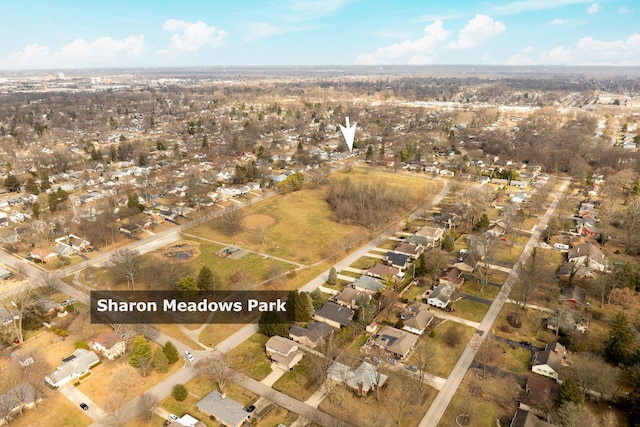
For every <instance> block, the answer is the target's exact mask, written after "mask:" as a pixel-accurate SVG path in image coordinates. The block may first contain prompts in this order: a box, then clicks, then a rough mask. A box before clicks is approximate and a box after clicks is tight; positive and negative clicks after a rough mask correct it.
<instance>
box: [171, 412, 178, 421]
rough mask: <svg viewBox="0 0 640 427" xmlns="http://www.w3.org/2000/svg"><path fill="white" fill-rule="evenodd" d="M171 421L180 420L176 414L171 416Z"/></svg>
mask: <svg viewBox="0 0 640 427" xmlns="http://www.w3.org/2000/svg"><path fill="white" fill-rule="evenodd" d="M169 419H170V420H171V421H178V420H179V419H180V418H178V416H177V415H175V414H169Z"/></svg>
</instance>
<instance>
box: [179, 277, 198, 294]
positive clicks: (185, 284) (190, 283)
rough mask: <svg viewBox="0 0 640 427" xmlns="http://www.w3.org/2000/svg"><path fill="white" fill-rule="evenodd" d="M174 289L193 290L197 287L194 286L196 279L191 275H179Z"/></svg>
mask: <svg viewBox="0 0 640 427" xmlns="http://www.w3.org/2000/svg"><path fill="white" fill-rule="evenodd" d="M176 289H177V290H179V291H195V290H197V289H198V288H197V287H196V279H194V278H193V276H184V277H181V278H180V279H179V280H178V281H177V282H176Z"/></svg>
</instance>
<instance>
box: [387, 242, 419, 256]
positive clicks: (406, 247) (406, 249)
mask: <svg viewBox="0 0 640 427" xmlns="http://www.w3.org/2000/svg"><path fill="white" fill-rule="evenodd" d="M423 250H424V248H423V247H422V245H416V244H414V243H407V242H403V243H400V244H399V245H398V246H396V248H395V249H394V250H393V251H394V252H395V253H397V254H403V255H407V256H409V257H411V259H418V257H419V256H420V254H421V253H422V251H423Z"/></svg>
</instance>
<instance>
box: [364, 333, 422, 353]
mask: <svg viewBox="0 0 640 427" xmlns="http://www.w3.org/2000/svg"><path fill="white" fill-rule="evenodd" d="M417 342H418V336H417V335H415V334H411V333H408V332H406V331H401V330H400V329H396V328H392V327H391V326H383V327H382V329H380V331H379V332H378V334H377V335H376V336H375V340H374V344H375V345H377V346H378V347H380V348H382V349H384V350H386V351H388V352H389V353H392V354H394V355H396V356H398V358H400V359H404V358H405V357H406V356H407V355H408V354H409V352H410V351H411V350H412V349H413V347H415V345H416V343H417Z"/></svg>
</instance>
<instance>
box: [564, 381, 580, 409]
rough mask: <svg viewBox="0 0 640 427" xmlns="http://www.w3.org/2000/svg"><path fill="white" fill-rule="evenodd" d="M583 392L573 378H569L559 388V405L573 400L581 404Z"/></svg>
mask: <svg viewBox="0 0 640 427" xmlns="http://www.w3.org/2000/svg"><path fill="white" fill-rule="evenodd" d="M582 399H583V398H582V393H581V392H580V387H579V386H578V383H576V382H575V381H574V380H573V379H571V378H569V379H567V380H565V382H563V383H562V385H561V386H560V387H559V388H558V406H560V405H562V404H563V403H565V402H573V403H577V404H578V405H580V404H581V403H582Z"/></svg>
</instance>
